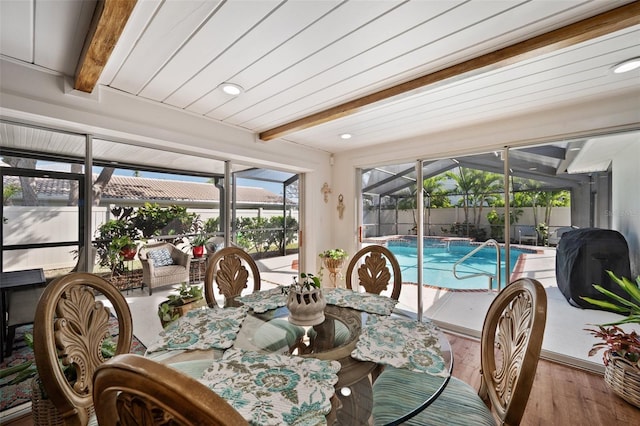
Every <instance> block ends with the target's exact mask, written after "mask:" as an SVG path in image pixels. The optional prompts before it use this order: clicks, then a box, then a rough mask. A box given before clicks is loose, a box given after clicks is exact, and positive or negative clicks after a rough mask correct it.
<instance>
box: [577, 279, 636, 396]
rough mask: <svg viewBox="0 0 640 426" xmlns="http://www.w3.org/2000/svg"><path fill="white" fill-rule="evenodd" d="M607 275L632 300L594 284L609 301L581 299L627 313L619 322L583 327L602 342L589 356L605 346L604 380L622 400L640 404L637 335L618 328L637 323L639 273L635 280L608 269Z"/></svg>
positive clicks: (597, 344)
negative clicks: (617, 275)
mask: <svg viewBox="0 0 640 426" xmlns="http://www.w3.org/2000/svg"><path fill="white" fill-rule="evenodd" d="M607 274H609V276H610V277H611V279H612V280H613V281H614V282H615V283H616V284H618V285H619V286H620V288H622V289H623V290H624V291H625V292H626V293H627V294H629V296H631V300H627V299H625V298H623V297H620V296H618V295H617V294H615V293H613V292H611V291H609V290H607V289H605V288H603V287H601V286H599V285H594V288H595V289H596V290H598V291H599V292H600V293H602V294H604V295H605V296H607V298H608V299H610V301H607V300H597V299H592V298H589V297H583V298H582V299H584V300H586V301H587V302H589V303H591V304H593V305H596V306H599V307H601V308H605V309H607V310H610V311H613V312H617V313H619V314H622V315H626V318H624V319H621V320H620V321H615V322H611V323H607V324H601V325H598V326H597V327H598V329H597V330H596V329H586V330H587V331H590V332H591V334H593V335H594V336H595V337H597V338H599V339H602V342H599V343H596V344H594V345H593V347H592V348H591V350H590V351H589V356H591V355H595V354H596V353H597V352H598V351H600V350H601V349H604V350H605V351H604V356H603V361H604V365H605V373H604V380H605V383H606V384H607V386H609V388H610V389H611V390H613V391H614V392H615V393H616V394H617V395H618V396H620V397H621V398H622V399H624V400H625V401H627V402H629V403H631V404H633V405H635V406H636V407H640V335H638V333H637V332H636V331H635V330H631V331H629V332H627V331H625V330H623V329H622V328H621V327H618V326H619V325H621V324H640V276H638V277H637V278H636V282H635V283H634V282H633V281H631V280H630V279H629V278H626V277H621V278H619V277H616V276H615V274H614V273H613V272H611V271H607ZM634 301H635V302H634Z"/></svg>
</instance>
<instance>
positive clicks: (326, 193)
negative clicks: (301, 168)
mask: <svg viewBox="0 0 640 426" xmlns="http://www.w3.org/2000/svg"><path fill="white" fill-rule="evenodd" d="M320 192H322V195H324V202H325V203H328V202H329V194H331V188H329V184H328V183H327V182H325V183H324V185H322V188H320Z"/></svg>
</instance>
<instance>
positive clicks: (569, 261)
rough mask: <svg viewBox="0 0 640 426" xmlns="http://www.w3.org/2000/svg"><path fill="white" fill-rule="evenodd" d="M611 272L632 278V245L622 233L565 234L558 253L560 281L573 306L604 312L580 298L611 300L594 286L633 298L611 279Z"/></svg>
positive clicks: (595, 230) (583, 230) (589, 231)
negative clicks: (630, 255) (630, 250)
mask: <svg viewBox="0 0 640 426" xmlns="http://www.w3.org/2000/svg"><path fill="white" fill-rule="evenodd" d="M607 270H610V271H613V272H614V273H615V274H616V275H617V276H618V277H620V276H625V277H628V278H630V277H631V266H630V261H629V246H628V245H627V241H626V240H625V239H624V237H623V236H622V234H620V233H619V232H618V231H613V230H609V229H598V228H581V229H575V230H573V231H569V232H566V233H565V234H563V235H562V238H561V239H560V243H559V244H558V247H557V251H556V279H557V281H558V288H559V289H560V291H561V292H562V294H564V297H565V298H566V299H567V301H568V302H569V303H570V304H572V305H573V306H577V307H581V308H588V309H600V308H598V307H597V306H594V305H592V304H590V303H589V302H586V301H584V300H582V299H581V298H580V296H586V297H591V298H594V299H602V300H607V298H606V297H605V296H604V295H603V294H602V293H600V292H599V291H598V290H596V289H595V288H593V284H599V285H601V286H603V287H604V288H606V289H607V290H611V291H612V292H614V293H616V294H618V295H620V296H621V297H624V298H625V299H629V295H628V294H627V293H626V292H625V291H624V290H622V289H621V288H620V287H619V286H618V285H617V284H616V283H615V282H613V281H612V280H611V278H609V275H607V273H606V271H607Z"/></svg>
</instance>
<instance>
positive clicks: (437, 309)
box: [400, 246, 620, 373]
mask: <svg viewBox="0 0 640 426" xmlns="http://www.w3.org/2000/svg"><path fill="white" fill-rule="evenodd" d="M529 247H530V246H529ZM555 255H556V251H555V249H553V248H548V247H539V248H538V253H535V254H534V253H531V254H525V255H523V256H522V258H521V259H520V265H519V267H518V268H517V270H516V271H514V273H513V274H512V277H511V280H514V279H517V278H521V277H528V278H533V279H536V280H538V281H540V283H541V284H542V285H543V286H544V287H545V291H546V294H547V323H546V327H545V332H544V340H543V342H542V357H544V358H546V359H550V360H553V361H557V362H561V363H564V364H569V365H572V366H576V367H579V368H583V369H586V370H590V371H596V372H599V373H602V372H604V366H603V364H602V356H601V353H600V354H597V355H595V356H593V357H589V356H588V353H589V350H590V349H591V346H592V345H593V344H594V343H595V342H596V340H595V338H594V337H593V336H591V334H589V332H587V331H585V330H584V328H588V327H589V325H590V324H601V323H606V322H610V321H615V320H616V319H619V318H620V316H619V315H617V314H613V313H610V312H604V311H599V310H593V309H580V308H576V307H574V306H572V305H570V304H569V302H567V300H566V298H565V297H564V295H563V294H562V292H561V291H560V289H559V288H558V285H557V282H556V278H555ZM417 289H418V286H417V285H415V284H405V286H404V287H403V289H402V292H401V295H400V302H401V304H402V305H404V306H406V307H411V306H415V305H416V300H417V298H418V297H417ZM496 294H497V293H496V292H495V291H492V292H489V291H450V290H444V289H434V288H429V287H424V288H423V294H422V300H423V307H424V314H423V315H424V317H427V318H431V319H433V320H434V321H435V322H436V323H437V324H438V325H439V326H440V327H442V328H443V329H446V330H449V331H452V332H456V333H460V334H463V335H467V336H472V337H477V338H479V337H480V333H481V331H482V322H483V320H484V317H485V315H486V312H487V310H488V308H489V305H490V304H491V302H492V301H493V299H494V297H495V295H496ZM415 310H416V309H415V308H413V311H415Z"/></svg>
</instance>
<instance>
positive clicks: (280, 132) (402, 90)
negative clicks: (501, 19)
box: [258, 1, 640, 141]
mask: <svg viewBox="0 0 640 426" xmlns="http://www.w3.org/2000/svg"><path fill="white" fill-rule="evenodd" d="M638 24H640V1H635V2H633V3H629V4H627V5H625V6H621V7H619V8H616V9H613V10H610V11H608V12H604V13H601V14H599V15H596V16H593V17H591V18H587V19H584V20H582V21H578V22H576V23H573V24H570V25H567V26H565V27H562V28H558V29H557V30H554V31H550V32H548V33H545V34H541V35H539V36H536V37H532V38H530V39H528V40H525V41H522V42H519V43H516V44H512V45H510V46H507V47H505V48H502V49H499V50H496V51H494V52H490V53H487V54H485V55H481V56H478V57H476V58H473V59H470V60H467V61H464V62H461V63H459V64H456V65H452V66H450V67H448V68H445V69H442V70H439V71H435V72H432V73H430V74H426V75H423V76H421V77H418V78H415V79H413V80H410V81H407V82H404V83H401V84H398V85H396V86H393V87H389V88H388V89H384V90H381V91H379V92H375V93H372V94H370V95H366V96H363V97H361V98H358V99H354V100H352V101H348V102H345V103H343V104H340V105H338V106H335V107H331V108H329V109H326V110H324V111H320V112H317V113H314V114H311V115H308V116H306V117H303V118H300V119H298V120H294V121H291V122H289V123H286V124H282V125H280V126H277V127H274V128H272V129H269V130H265V131H263V132H261V133H259V135H258V137H259V138H260V139H261V140H263V141H269V140H272V139H277V138H281V137H283V136H286V135H288V134H291V133H294V132H297V131H300V130H304V129H307V128H309V127H313V126H317V125H320V124H322V123H326V122H329V121H332V120H336V119H338V118H342V117H346V116H349V115H352V114H355V113H357V112H359V111H362V110H363V109H364V108H365V107H367V106H369V105H371V104H374V103H376V102H380V101H383V100H386V99H390V98H393V97H395V96H399V95H403V94H406V93H408V92H411V91H414V90H418V89H421V88H424V87H425V86H429V85H432V84H435V83H440V82H443V81H445V80H451V79H454V78H462V77H463V76H464V77H468V76H472V75H476V74H479V73H480V72H485V71H487V70H493V69H497V68H501V67H505V66H508V65H511V64H514V63H517V62H520V61H523V60H526V59H531V58H534V57H536V56H539V55H543V54H546V53H549V52H553V51H556V50H559V49H563V48H566V47H570V46H573V45H576V44H578V43H583V42H585V41H588V40H591V39H594V38H597V37H601V36H604V35H607V34H609V33H612V32H615V31H619V30H623V29H625V28H628V27H631V26H633V25H638Z"/></svg>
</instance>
